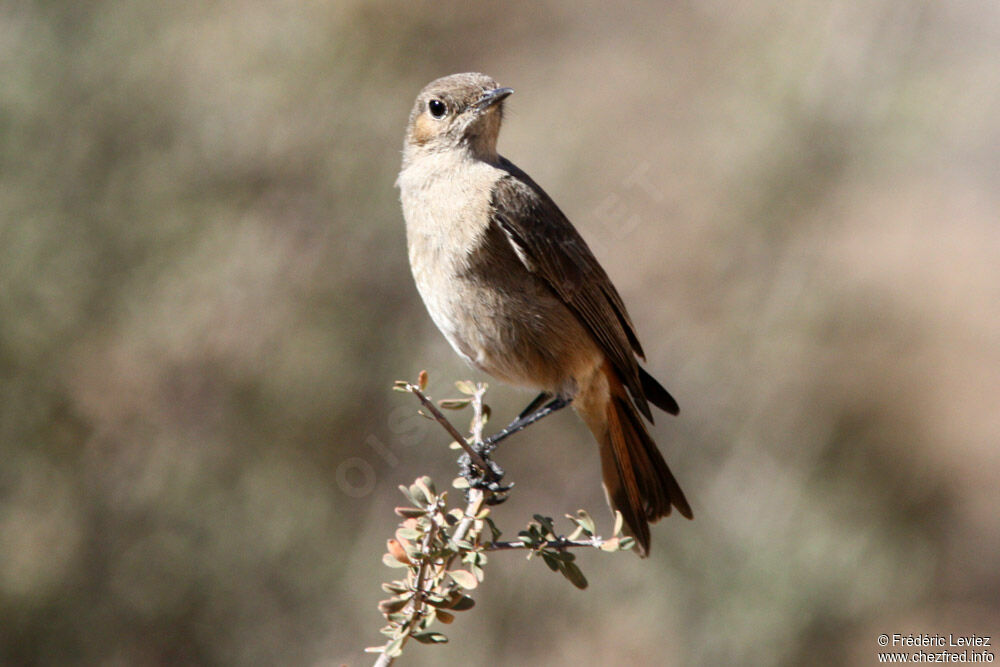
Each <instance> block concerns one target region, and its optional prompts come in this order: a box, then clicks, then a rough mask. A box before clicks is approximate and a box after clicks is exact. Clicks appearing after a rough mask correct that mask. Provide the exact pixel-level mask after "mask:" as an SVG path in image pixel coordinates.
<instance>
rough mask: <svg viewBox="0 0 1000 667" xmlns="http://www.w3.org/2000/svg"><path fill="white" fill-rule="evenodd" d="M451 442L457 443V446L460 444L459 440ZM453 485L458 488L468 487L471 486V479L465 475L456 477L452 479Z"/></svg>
mask: <svg viewBox="0 0 1000 667" xmlns="http://www.w3.org/2000/svg"><path fill="white" fill-rule="evenodd" d="M451 444H453V445H455V446H456V447H457V446H458V443H457V442H453V443H451ZM451 485H452V486H453V487H455V488H456V489H467V488H469V480H467V479H465V478H464V477H456V478H455V479H453V480H451Z"/></svg>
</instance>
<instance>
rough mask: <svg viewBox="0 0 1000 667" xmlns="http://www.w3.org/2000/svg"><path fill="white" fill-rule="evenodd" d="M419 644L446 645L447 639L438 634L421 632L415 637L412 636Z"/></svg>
mask: <svg viewBox="0 0 1000 667" xmlns="http://www.w3.org/2000/svg"><path fill="white" fill-rule="evenodd" d="M412 637H413V638H414V639H416V640H417V641H418V642H420V643H421V644H446V643H448V638H447V637H445V636H444V635H442V634H441V633H440V632H421V633H420V634H417V635H412Z"/></svg>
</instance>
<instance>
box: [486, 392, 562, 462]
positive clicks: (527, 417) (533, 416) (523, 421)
mask: <svg viewBox="0 0 1000 667" xmlns="http://www.w3.org/2000/svg"><path fill="white" fill-rule="evenodd" d="M550 396H551V394H544V393H543V394H540V395H539V396H538V397H537V398H536V399H535V400H533V401H532V402H531V403H530V404H529V405H528V407H527V408H525V410H524V412H522V413H521V415H520V416H519V417H518V418H517V419H515V420H514V421H512V422H511V423H510V424H509V425H508V426H507V428H505V429H503V430H502V431H500V432H499V433H495V434H494V435H492V436H490V437H489V438H487V439H486V442H485V443H483V444H484V445H485V446H484V447H483V449H484V453H486V454H489V453H490V452H492V451H493V450H494V449H496V447H497V445H498V444H500V441H502V440H503V439H504V438H507V437H508V436H511V435H514V434H515V433H517V432H518V431H521V430H523V429H525V428H527V427H529V426H531V425H532V424H534V423H535V422H537V421H539V420H541V419H543V418H545V417H548V416H549V415H551V414H552V413H553V412H556V411H557V410H562V409H563V408H565V407H566V406H567V405H569V404H570V402H571V401H572V399H569V398H565V397H563V396H556V397H555V398H553V399H552V400H550V401H549V402H548V403H546V404H545V405H544V407H542V408H541V409H539V410H537V411H535V412H531V413H530V414H527V413H529V412H530V409H532V408H535V407H537V405H538V404H540V403H541V402H542V401H544V400H545V399H547V398H549V397H550Z"/></svg>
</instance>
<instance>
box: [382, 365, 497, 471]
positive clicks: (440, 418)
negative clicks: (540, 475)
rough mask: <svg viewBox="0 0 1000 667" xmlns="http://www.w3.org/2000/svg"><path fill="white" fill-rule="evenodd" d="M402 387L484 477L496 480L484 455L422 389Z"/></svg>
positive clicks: (411, 385)
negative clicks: (416, 399) (421, 405)
mask: <svg viewBox="0 0 1000 667" xmlns="http://www.w3.org/2000/svg"><path fill="white" fill-rule="evenodd" d="M401 386H402V388H403V389H405V390H406V391H408V392H410V393H411V394H413V395H414V396H416V397H417V398H418V399H419V400H420V402H421V403H422V404H423V406H424V407H425V408H427V411H428V412H430V414H431V416H432V417H434V419H435V421H437V423H439V424H441V426H442V427H443V428H444V430H445V431H447V432H448V435H450V436H451V437H452V438H453V439H454V440H455V442H457V443H458V444H459V445H461V447H462V449H464V450H465V453H466V454H468V455H469V458H470V459H471V460H472V462H473V463H474V464H476V465H477V466H478V467H479V468H480V470H482V471H483V474H484V475H486V476H488V477H491V478H494V479H495V478H496V475H495V474H494V472H493V470H492V469H491V468H490V466H489V464H487V463H486V459H484V458H483V457H482V455H481V454H480V453H479V452H477V451H476V449H475V448H474V447H472V446H471V445H469V443H468V441H467V440H466V439H465V436H463V435H462V434H461V433H459V432H458V429H456V428H455V427H454V426H453V425H452V423H451V422H450V421H448V418H447V417H445V416H444V415H443V414H441V411H440V410H438V409H437V406H436V405H434V403H433V402H432V401H431V400H430V399H429V398H427V396H425V395H424V392H422V391H421V390H420V387H418V386H417V385H415V384H410V383H406V384H404V385H401ZM484 390H485V389H484ZM479 400H480V405H481V404H482V396H480V399H479ZM479 429H480V436H479V440H478V442H479V444H480V445H481V444H482V426H480V427H479Z"/></svg>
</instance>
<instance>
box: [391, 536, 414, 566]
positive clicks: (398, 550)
mask: <svg viewBox="0 0 1000 667" xmlns="http://www.w3.org/2000/svg"><path fill="white" fill-rule="evenodd" d="M386 546H387V547H388V551H389V555H391V556H392V557H393V558H395V559H396V560H398V561H399V562H400V563H402V564H403V565H413V561H412V560H410V557H409V556H407V555H406V549H405V548H404V547H403V545H402V544H400V542H399V540H397V539H390V540H386Z"/></svg>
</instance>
